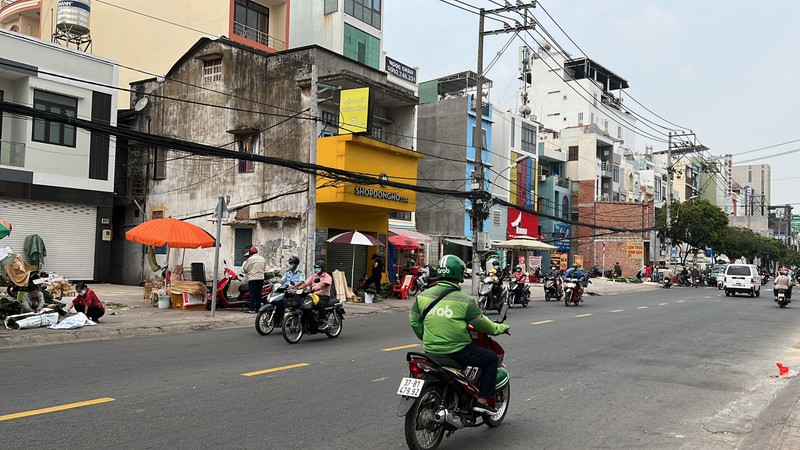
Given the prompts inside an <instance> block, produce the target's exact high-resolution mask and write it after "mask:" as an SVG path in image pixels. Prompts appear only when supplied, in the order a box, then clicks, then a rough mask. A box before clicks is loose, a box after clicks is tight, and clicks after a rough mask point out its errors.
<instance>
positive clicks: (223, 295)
mask: <svg viewBox="0 0 800 450" xmlns="http://www.w3.org/2000/svg"><path fill="white" fill-rule="evenodd" d="M222 262H223V263H224V264H225V268H224V269H223V271H222V273H223V274H224V276H223V277H222V278H221V279H220V280H219V281H217V308H242V309H244V308H246V307H249V306H250V288H249V287H247V284H246V283H242V284H240V285H239V295H238V296H237V297H228V289H229V288H230V287H231V283H233V282H234V281H238V280H239V279H240V278H239V275H237V274H236V272H234V271H233V270H231V269H230V268H229V267H228V262H227V261H225V260H223V261H222ZM270 292H272V283H267V282H266V281H265V282H264V287H263V288H261V303H263V302H264V300H265V299H266V298H267V297H269V294H270ZM211 301H212V295H211V293H210V292H209V293H208V297H207V298H206V309H207V310H209V311H211ZM259 306H261V305H260V304H259Z"/></svg>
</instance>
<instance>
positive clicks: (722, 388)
mask: <svg viewBox="0 0 800 450" xmlns="http://www.w3.org/2000/svg"><path fill="white" fill-rule="evenodd" d="M720 292H721V291H718V290H715V289H710V288H701V289H687V288H683V289H679V288H674V289H671V290H657V291H651V292H646V293H640V294H630V295H619V296H607V297H591V298H588V299H587V301H586V303H585V304H584V305H582V306H580V307H577V308H576V307H570V308H566V307H564V305H563V303H552V302H551V303H544V302H534V303H533V304H532V307H529V308H527V309H519V310H518V309H514V310H512V311H511V312H510V314H509V323H510V324H511V325H512V333H513V336H510V337H509V336H503V337H501V338H499V339H500V340H501V342H502V343H503V345H504V346H505V347H506V350H507V352H508V354H507V359H506V361H507V364H508V366H509V370H510V372H511V374H512V394H513V400H512V407H511V411H510V413H509V415H508V417H507V420H506V422H505V423H504V424H503V426H501V427H500V428H498V429H494V430H489V429H485V428H481V429H474V430H462V431H459V432H458V433H456V434H455V435H454V436H452V437H450V438H448V439H446V440H445V442H444V444H445V447H446V448H479V447H486V446H488V445H498V444H502V446H503V447H504V448H519V449H522V448H565V449H566V448H577V447H633V448H681V447H690V448H691V447H694V448H706V447H709V446H720V447H728V446H730V445H733V444H735V443H736V441H737V439H738V438H739V437H741V436H743V435H744V434H745V433H744V432H746V431H748V430H749V429H750V428H751V427H752V426H753V425H754V424H756V425H757V422H753V421H752V420H749V419H752V418H753V417H755V416H757V415H758V413H759V412H760V411H761V409H763V408H764V407H765V406H766V405H767V404H768V403H769V401H770V400H771V399H772V398H773V396H774V395H775V393H776V391H778V389H779V388H781V387H783V386H784V385H786V384H787V383H789V382H787V381H786V380H776V379H774V378H770V377H769V375H772V374H773V372H776V369H775V367H774V364H775V361H778V360H781V361H783V362H784V363H787V364H791V363H795V362H800V354H798V352H797V351H796V350H794V349H792V348H791V347H792V344H794V343H796V342H797V341H798V338H800V336H798V331H799V330H798V326H797V325H796V324H797V321H798V318H800V306H798V307H797V308H791V307H790V308H787V309H785V310H781V309H779V308H777V307H775V306H774V305H773V303H772V301H771V300H770V299H766V298H763V297H762V298H760V299H758V298H756V299H750V298H745V297H735V298H726V297H725V296H724V295H720ZM798 305H800V304H798ZM578 316H582V317H578ZM532 323H537V324H532ZM101 326H102V325H101ZM415 342H416V340H415V338H414V336H413V334H412V333H411V331H410V329H409V328H408V325H407V319H406V315H405V314H391V315H383V316H375V317H360V318H351V319H348V320H346V321H345V328H344V332H343V333H342V336H341V337H340V338H339V339H336V340H329V339H327V338H325V337H324V336H322V337H317V336H313V337H306V338H304V340H303V341H302V342H301V343H300V344H298V345H295V346H290V345H288V344H286V343H285V342H284V341H283V339H282V338H281V337H280V336H279V335H272V336H267V337H261V336H258V335H257V334H256V333H255V331H254V330H253V329H252V328H247V329H234V330H225V331H211V332H203V333H191V334H180V335H172V336H157V337H145V338H131V339H120V340H114V341H97V342H84V343H76V344H64V345H52V346H46V347H34V348H24V349H8V350H0V361H2V363H0V364H2V367H3V371H2V373H3V375H4V376H3V377H2V379H0V392H2V393H3V394H2V396H1V398H2V401H0V447H3V448H11V447H27V448H65V447H67V446H68V447H78V448H165V447H168V448H207V447H212V446H215V447H224V448H255V447H260V448H309V447H312V446H318V447H320V448H370V449H382V448H387V449H388V448H404V445H405V444H404V441H403V433H402V420H401V419H399V418H397V417H396V415H395V408H396V405H397V398H396V397H397V396H396V395H395V394H394V392H395V390H396V388H397V384H398V382H399V379H400V377H402V376H404V375H405V374H406V366H405V358H404V356H405V352H406V351H407V350H405V349H398V350H392V351H384V349H389V348H394V347H400V346H405V345H411V344H414V343H415ZM302 364H308V365H305V366H301V365H302ZM286 366H296V367H294V368H287V369H284V370H279V371H275V372H270V373H263V374H255V375H252V376H243V375H242V374H245V373H251V372H258V371H262V370H266V369H274V368H282V367H286ZM10 393H13V394H10ZM9 394H10V395H9ZM96 399H101V400H97V401H98V403H97V404H91V405H88V406H84V407H80V408H75V409H67V410H63V411H58V412H50V413H45V414H39V415H33V416H28V417H15V416H12V417H9V415H10V414H14V413H24V412H27V411H31V410H37V409H40V408H48V407H53V406H59V405H66V404H71V403H75V402H83V401H89V400H96ZM102 399H106V400H102ZM110 399H113V401H111V400H110ZM726 431H733V433H726Z"/></svg>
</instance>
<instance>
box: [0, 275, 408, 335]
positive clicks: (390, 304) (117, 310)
mask: <svg viewBox="0 0 800 450" xmlns="http://www.w3.org/2000/svg"><path fill="white" fill-rule="evenodd" d="M91 288H92V289H93V290H94V291H95V292H96V293H97V296H98V297H100V299H101V300H102V301H103V303H104V304H105V305H106V314H105V315H104V316H103V317H102V318H101V319H100V323H99V324H98V325H97V326H87V327H83V328H79V329H77V330H50V329H48V328H35V329H30V330H7V329H6V328H5V326H3V325H0V348H10V347H22V346H29V345H47V344H57V343H65V342H80V341H93V340H98V339H114V338H120V337H131V336H152V335H157V334H163V333H182V332H187V331H202V330H215V329H223V328H236V327H255V315H253V314H246V313H244V312H242V311H240V310H239V309H235V310H226V309H218V310H217V311H216V314H215V317H211V313H210V312H209V311H206V310H201V311H182V310H176V309H158V308H156V307H153V306H151V305H150V301H149V300H144V299H142V293H143V288H142V287H139V286H123V285H113V284H94V285H91ZM411 302H412V301H411V300H397V299H387V300H384V301H381V302H378V303H373V304H364V303H345V306H344V308H345V311H346V316H345V317H354V316H363V315H371V314H385V313H391V312H398V311H408V310H409V309H410V308H411ZM279 332H280V331H279ZM253 333H255V330H253Z"/></svg>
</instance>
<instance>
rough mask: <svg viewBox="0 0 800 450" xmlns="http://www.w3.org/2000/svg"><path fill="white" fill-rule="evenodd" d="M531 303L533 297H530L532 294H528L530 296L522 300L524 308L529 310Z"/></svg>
mask: <svg viewBox="0 0 800 450" xmlns="http://www.w3.org/2000/svg"><path fill="white" fill-rule="evenodd" d="M530 302H531V296H530V294H528V295H526V296H525V298H523V299H522V307H523V308H527V307H528V303H530Z"/></svg>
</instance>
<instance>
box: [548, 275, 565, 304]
mask: <svg viewBox="0 0 800 450" xmlns="http://www.w3.org/2000/svg"><path fill="white" fill-rule="evenodd" d="M562 284H563V283H562V281H561V277H555V276H552V275H548V276H546V277H544V301H546V302H549V301H550V299H551V298H552V299H555V300H557V301H558V300H561V296H562V295H564V292H563V290H562V288H561V285H562Z"/></svg>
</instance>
